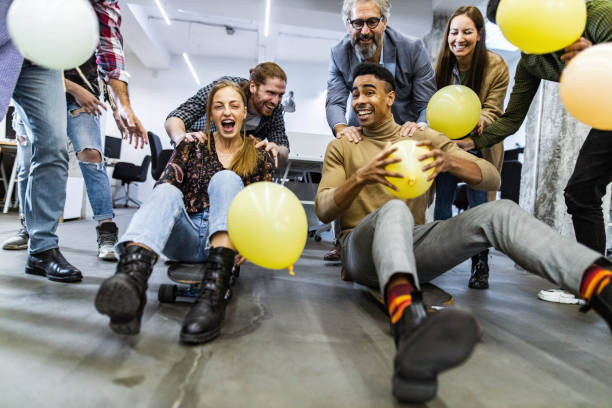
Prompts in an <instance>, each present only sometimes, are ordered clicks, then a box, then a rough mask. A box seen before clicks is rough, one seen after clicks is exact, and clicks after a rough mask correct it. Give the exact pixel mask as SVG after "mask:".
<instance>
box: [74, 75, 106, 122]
mask: <svg viewBox="0 0 612 408" xmlns="http://www.w3.org/2000/svg"><path fill="white" fill-rule="evenodd" d="M66 92H68V93H69V94H70V95H72V96H73V97H74V99H75V100H76V103H78V104H79V106H80V107H81V108H83V111H85V113H88V114H90V115H94V116H98V115H102V113H103V112H102V110H101V109H100V108H102V109H104V110H106V106H105V105H104V104H103V103H102V102H100V100H99V99H98V98H96V96H95V95H94V94H92V93H91V92H89V91H88V90H87V89H85V88H83V87H82V86H80V85H78V84H75V83H72V86H68V83H66Z"/></svg>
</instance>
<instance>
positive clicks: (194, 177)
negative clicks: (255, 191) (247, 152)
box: [155, 135, 274, 214]
mask: <svg viewBox="0 0 612 408" xmlns="http://www.w3.org/2000/svg"><path fill="white" fill-rule="evenodd" d="M210 138H211V140H210V147H211V152H209V151H208V144H207V143H201V142H199V141H196V142H186V141H182V142H181V143H180V144H179V145H178V146H177V147H176V149H174V152H173V153H172V156H171V157H170V160H169V161H168V164H167V165H166V168H165V169H164V171H163V173H162V175H161V177H160V178H159V180H158V181H157V183H155V185H156V186H157V185H159V184H161V183H169V184H172V185H173V186H175V187H177V188H178V189H179V190H181V191H182V192H183V202H184V204H185V209H186V210H187V212H188V213H189V214H195V213H199V212H202V211H204V210H205V209H206V208H208V206H209V199H208V183H209V182H210V179H211V178H212V176H214V175H215V174H216V173H218V172H220V171H223V170H227V169H226V168H224V167H223V164H221V162H220V161H219V158H218V157H217V153H216V150H215V140H214V138H213V137H212V135H211V136H210ZM273 171H274V161H273V160H272V158H271V157H270V155H269V154H268V153H260V160H259V163H258V165H257V168H256V169H255V171H254V172H253V173H252V174H251V175H250V176H249V177H243V178H242V182H243V183H244V185H245V186H246V185H248V184H251V183H255V182H258V181H270V180H271V179H272V172H273Z"/></svg>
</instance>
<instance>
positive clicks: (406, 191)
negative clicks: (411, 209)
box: [385, 140, 434, 199]
mask: <svg viewBox="0 0 612 408" xmlns="http://www.w3.org/2000/svg"><path fill="white" fill-rule="evenodd" d="M393 146H394V147H397V150H396V151H395V152H394V153H393V154H391V156H389V157H391V158H395V157H399V158H401V159H402V161H401V162H399V163H393V164H390V165H388V166H387V167H386V168H385V169H386V170H387V171H390V172H394V173H401V174H403V175H404V177H403V178H397V177H387V180H389V182H391V184H393V185H394V186H396V187H397V188H398V191H395V190H393V189H391V188H389V187H386V186H385V187H386V188H387V190H389V191H390V192H391V194H393V195H394V196H396V197H398V198H402V199H407V198H415V197H418V196H420V195H422V194H423V193H425V192H426V191H427V190H429V187H431V183H433V180H430V181H428V180H427V178H428V177H429V176H431V174H432V173H433V172H434V169H433V168H432V169H429V170H427V171H423V170H422V168H423V166H425V165H426V164H427V163H431V162H433V158H431V157H430V158H428V159H425V160H423V161H419V159H418V157H419V156H422V155H423V154H425V153H427V152H429V149H428V148H427V147H424V146H417V142H415V141H414V140H401V141H399V142H397V143H394V144H393Z"/></svg>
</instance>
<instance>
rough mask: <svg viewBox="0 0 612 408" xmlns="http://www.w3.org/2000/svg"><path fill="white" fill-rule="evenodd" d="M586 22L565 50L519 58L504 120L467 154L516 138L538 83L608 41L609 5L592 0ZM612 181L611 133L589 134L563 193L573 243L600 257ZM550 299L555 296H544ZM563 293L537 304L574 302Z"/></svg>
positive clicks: (467, 143)
mask: <svg viewBox="0 0 612 408" xmlns="http://www.w3.org/2000/svg"><path fill="white" fill-rule="evenodd" d="M498 5H499V0H490V1H489V3H488V5H487V18H488V19H489V20H491V21H492V22H493V23H495V17H496V14H497V7H498ZM586 8H587V22H586V28H585V31H584V33H583V34H582V36H581V37H580V38H579V39H578V40H577V41H576V42H574V43H573V44H571V45H570V46H568V47H567V48H565V49H563V50H559V51H556V52H553V53H549V54H542V55H534V54H522V55H521V59H520V61H519V63H518V65H517V67H516V74H515V77H514V87H513V88H512V93H511V94H510V101H509V103H508V106H507V107H506V110H505V112H504V114H503V115H502V116H500V117H499V119H498V120H497V121H495V123H493V124H492V125H491V126H489V127H487V128H485V129H484V131H483V132H482V135H480V136H478V137H476V136H474V137H473V138H466V139H463V140H460V141H457V144H458V145H459V146H460V147H462V148H463V149H465V150H470V149H473V148H475V147H476V148H478V149H482V148H485V147H487V146H492V145H494V144H496V143H499V142H501V141H503V140H504V139H505V138H506V137H508V136H510V135H512V134H514V133H516V132H517V131H518V129H519V128H520V127H521V124H522V123H523V121H524V120H525V117H526V116H527V112H528V111H529V106H530V105H531V101H532V100H533V98H534V96H535V94H536V92H537V91H538V87H539V86H540V82H541V81H542V80H543V79H544V80H548V81H555V82H559V79H560V77H561V73H562V72H563V69H564V68H565V66H566V64H567V63H568V62H569V61H570V60H571V59H572V58H574V57H575V56H576V55H577V54H578V53H579V52H581V51H583V50H585V49H586V48H588V47H590V46H591V45H593V44H599V43H604V42H611V41H612V0H592V1H588V2H587V3H586ZM611 181H612V131H609V130H600V129H591V131H590V132H589V134H588V136H587V138H586V141H585V142H584V144H583V145H582V148H581V149H580V153H579V155H578V159H577V161H576V165H575V167H574V172H573V174H572V176H571V177H570V179H569V181H568V183H567V186H566V187H565V204H566V205H567V212H568V213H569V214H570V215H571V216H572V222H573V224H574V232H575V233H576V239H577V241H578V242H580V243H581V244H583V245H586V246H587V247H589V248H591V249H593V250H595V251H597V252H599V253H601V254H603V253H604V252H605V248H606V230H605V225H604V217H603V211H602V208H601V203H602V198H603V196H604V195H605V193H606V186H607V185H608V184H610V182H611ZM548 293H550V294H553V295H555V294H556V296H552V297H551V296H546V295H547V294H548ZM568 295H569V294H566V293H563V292H562V291H554V290H553V291H544V292H541V295H540V298H542V299H544V300H551V301H561V302H563V303H577V302H578V300H577V299H573V298H571V295H570V296H569V297H568Z"/></svg>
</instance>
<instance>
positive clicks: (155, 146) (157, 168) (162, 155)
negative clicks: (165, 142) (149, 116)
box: [147, 132, 174, 180]
mask: <svg viewBox="0 0 612 408" xmlns="http://www.w3.org/2000/svg"><path fill="white" fill-rule="evenodd" d="M147 135H148V136H149V146H150V147H151V176H152V177H153V179H154V180H159V177H160V176H161V174H162V172H163V171H164V169H165V168H166V164H168V161H169V160H170V156H172V152H173V151H174V150H172V149H162V144H161V140H160V139H159V136H157V135H156V134H155V133H153V132H147Z"/></svg>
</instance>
